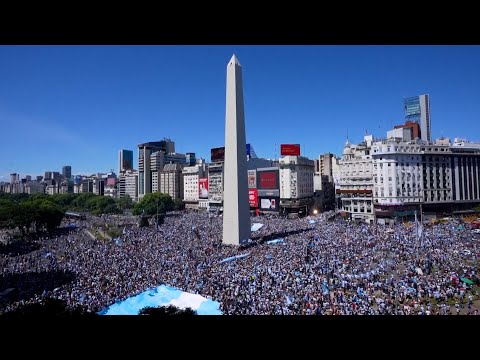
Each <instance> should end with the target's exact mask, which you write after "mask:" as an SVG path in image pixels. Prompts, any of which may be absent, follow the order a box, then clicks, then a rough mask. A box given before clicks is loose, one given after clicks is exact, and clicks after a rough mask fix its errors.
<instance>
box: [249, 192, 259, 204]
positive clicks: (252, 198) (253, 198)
mask: <svg viewBox="0 0 480 360" xmlns="http://www.w3.org/2000/svg"><path fill="white" fill-rule="evenodd" d="M248 202H249V203H250V207H258V193H257V189H248Z"/></svg>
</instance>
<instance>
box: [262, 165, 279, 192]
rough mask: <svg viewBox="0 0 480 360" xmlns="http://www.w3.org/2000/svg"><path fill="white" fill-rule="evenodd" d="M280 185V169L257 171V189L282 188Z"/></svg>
mask: <svg viewBox="0 0 480 360" xmlns="http://www.w3.org/2000/svg"><path fill="white" fill-rule="evenodd" d="M279 185H280V184H279V173H278V169H277V170H262V171H260V170H258V171H257V189H261V190H275V189H279V188H280V187H279Z"/></svg>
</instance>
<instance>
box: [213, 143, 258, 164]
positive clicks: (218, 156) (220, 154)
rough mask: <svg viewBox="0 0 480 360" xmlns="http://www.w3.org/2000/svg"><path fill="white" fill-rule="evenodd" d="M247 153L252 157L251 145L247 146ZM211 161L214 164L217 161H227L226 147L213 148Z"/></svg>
mask: <svg viewBox="0 0 480 360" xmlns="http://www.w3.org/2000/svg"><path fill="white" fill-rule="evenodd" d="M246 152H247V155H248V156H251V152H252V150H251V145H250V144H246ZM210 159H211V161H212V162H215V161H225V146H222V147H218V148H212V149H211V150H210Z"/></svg>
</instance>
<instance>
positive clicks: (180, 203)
mask: <svg viewBox="0 0 480 360" xmlns="http://www.w3.org/2000/svg"><path fill="white" fill-rule="evenodd" d="M174 203H175V210H179V211H180V210H184V209H185V203H184V202H183V200H182V199H175V200H174Z"/></svg>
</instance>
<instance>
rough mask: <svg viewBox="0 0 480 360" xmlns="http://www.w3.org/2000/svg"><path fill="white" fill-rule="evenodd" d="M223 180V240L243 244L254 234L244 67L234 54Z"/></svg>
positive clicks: (230, 66) (229, 75) (229, 72)
mask: <svg viewBox="0 0 480 360" xmlns="http://www.w3.org/2000/svg"><path fill="white" fill-rule="evenodd" d="M223 181H224V188H223V241H222V242H223V243H224V244H231V245H243V244H245V243H246V242H247V240H248V239H250V237H251V229H250V205H249V202H248V183H247V152H246V137H245V115H244V112H243V83H242V67H241V65H240V63H239V62H238V59H237V58H236V56H235V55H233V56H232V58H231V59H230V62H229V63H228V65H227V104H226V113H225V162H224V169H223Z"/></svg>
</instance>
